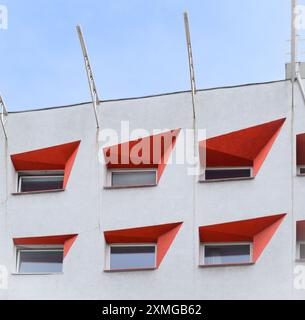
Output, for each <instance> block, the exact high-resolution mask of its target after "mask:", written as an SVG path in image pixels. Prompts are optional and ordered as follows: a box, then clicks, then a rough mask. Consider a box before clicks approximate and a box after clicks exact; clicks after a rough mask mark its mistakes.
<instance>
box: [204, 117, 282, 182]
mask: <svg viewBox="0 0 305 320" xmlns="http://www.w3.org/2000/svg"><path fill="white" fill-rule="evenodd" d="M285 120H286V119H285V118H283V119H279V120H275V121H271V122H268V123H264V124H260V125H257V126H254V127H250V128H246V129H242V130H238V131H233V132H230V133H227V134H223V135H220V136H217V137H213V138H209V139H207V140H203V141H201V142H200V143H199V148H200V157H201V164H202V165H204V164H205V160H206V167H248V166H251V167H253V176H256V174H257V172H258V170H259V169H260V167H261V165H262V164H263V162H264V160H265V158H266V157H267V155H268V152H269V151H270V149H271V147H272V144H273V143H274V141H275V139H276V137H277V136H278V134H279V132H280V129H281V127H282V125H283V123H284V122H285ZM204 148H206V159H204V157H203V155H204V154H205V152H204V150H203V149H204Z"/></svg>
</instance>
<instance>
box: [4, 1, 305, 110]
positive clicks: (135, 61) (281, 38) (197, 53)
mask: <svg viewBox="0 0 305 320" xmlns="http://www.w3.org/2000/svg"><path fill="white" fill-rule="evenodd" d="M302 2H304V3H302ZM299 3H300V4H305V1H304V0H303V1H302V0H299ZM0 4H2V5H6V6H7V8H8V30H1V29H0V57H1V58H0V70H1V72H0V92H1V94H2V95H3V98H4V100H5V102H6V104H7V107H8V109H9V110H10V111H14V110H24V109H34V108H40V107H50V106H60V105H66V104H73V103H79V102H84V101H89V100H90V94H89V89H88V85H87V79H86V74H85V70H84V65H83V60H82V59H83V58H82V54H81V49H80V46H79V42H78V37H77V34H76V31H75V25H76V24H78V23H80V24H81V25H82V28H83V32H84V35H85V39H86V42H87V47H88V51H89V56H90V60H91V64H92V66H93V70H94V74H95V80H96V85H97V88H98V91H99V95H100V98H101V99H103V100H104V99H117V98H125V97H136V96H143V95H151V94H159V93H165V92H172V91H180V90H188V89H189V86H190V85H189V75H188V62H187V51H186V46H185V33H184V23H183V11H184V10H187V11H188V12H189V18H190V28H191V36H192V44H193V54H194V61H195V72H196V82H197V87H198V88H200V89H201V88H209V87H217V86H224V85H236V84H243V83H251V82H262V81H271V80H279V79H283V78H284V64H285V62H287V61H288V60H289V55H288V54H289V51H290V47H289V42H287V40H289V38H290V0H188V1H187V0H27V1H21V0H0ZM304 47H305V44H304ZM304 49H305V48H304Z"/></svg>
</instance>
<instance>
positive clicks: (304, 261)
mask: <svg viewBox="0 0 305 320" xmlns="http://www.w3.org/2000/svg"><path fill="white" fill-rule="evenodd" d="M295 262H298V263H305V259H295Z"/></svg>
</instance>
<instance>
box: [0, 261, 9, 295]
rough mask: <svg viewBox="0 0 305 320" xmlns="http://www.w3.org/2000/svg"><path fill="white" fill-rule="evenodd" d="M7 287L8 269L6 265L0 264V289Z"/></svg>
mask: <svg viewBox="0 0 305 320" xmlns="http://www.w3.org/2000/svg"><path fill="white" fill-rule="evenodd" d="M7 288H8V271H7V267H6V266H4V265H0V290H5V289H7Z"/></svg>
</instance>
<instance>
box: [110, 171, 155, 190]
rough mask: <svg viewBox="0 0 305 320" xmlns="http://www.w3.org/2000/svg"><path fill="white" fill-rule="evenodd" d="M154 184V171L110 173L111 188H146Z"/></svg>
mask: <svg viewBox="0 0 305 320" xmlns="http://www.w3.org/2000/svg"><path fill="white" fill-rule="evenodd" d="M155 184H156V172H155V171H133V172H126V171H125V172H119V171H117V172H112V186H113V187H124V186H146V185H155Z"/></svg>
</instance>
